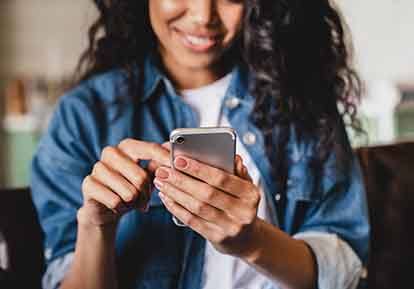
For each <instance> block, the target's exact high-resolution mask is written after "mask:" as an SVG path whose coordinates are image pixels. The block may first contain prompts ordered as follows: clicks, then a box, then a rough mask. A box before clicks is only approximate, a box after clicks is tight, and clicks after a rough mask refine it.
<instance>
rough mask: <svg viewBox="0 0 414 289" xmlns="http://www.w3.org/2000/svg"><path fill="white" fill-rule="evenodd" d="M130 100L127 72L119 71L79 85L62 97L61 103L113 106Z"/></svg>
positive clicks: (110, 72) (112, 71)
mask: <svg viewBox="0 0 414 289" xmlns="http://www.w3.org/2000/svg"><path fill="white" fill-rule="evenodd" d="M128 99H129V95H128V85H127V74H126V72H125V71H123V70H120V69H117V70H111V71H108V72H105V73H102V74H99V75H96V76H94V77H91V78H90V79H88V80H85V81H83V82H81V83H79V84H78V85H77V86H75V87H74V88H72V89H71V90H69V91H68V92H67V93H66V94H65V95H63V96H62V98H61V101H60V103H65V104H66V103H71V102H82V103H89V104H91V103H102V104H111V103H115V102H119V101H126V100H128Z"/></svg>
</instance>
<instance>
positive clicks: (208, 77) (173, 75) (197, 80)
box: [162, 59, 232, 90]
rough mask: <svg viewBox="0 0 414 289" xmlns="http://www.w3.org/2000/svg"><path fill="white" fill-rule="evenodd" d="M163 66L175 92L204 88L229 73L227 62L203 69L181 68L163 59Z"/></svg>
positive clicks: (229, 67) (229, 66)
mask: <svg viewBox="0 0 414 289" xmlns="http://www.w3.org/2000/svg"><path fill="white" fill-rule="evenodd" d="M162 62H163V66H164V69H165V72H166V73H167V75H168V77H169V78H170V80H171V81H172V82H173V84H174V87H175V88H176V89H177V90H185V89H195V88H199V87H202V86H206V85H208V84H211V83H213V82H215V81H216V80H218V79H220V78H222V77H224V76H225V75H226V74H227V73H229V72H230V71H231V68H232V65H231V64H230V63H227V62H223V61H222V63H220V64H216V65H212V66H211V67H205V68H192V67H182V66H180V65H178V64H176V63H175V62H174V61H171V60H169V59H163V60H162Z"/></svg>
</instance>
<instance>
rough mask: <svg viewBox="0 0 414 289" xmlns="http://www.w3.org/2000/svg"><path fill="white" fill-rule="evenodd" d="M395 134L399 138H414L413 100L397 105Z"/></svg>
mask: <svg viewBox="0 0 414 289" xmlns="http://www.w3.org/2000/svg"><path fill="white" fill-rule="evenodd" d="M396 114H397V135H398V139H399V140H414V101H409V102H406V103H402V104H400V105H399V106H398V107H397V111H396Z"/></svg>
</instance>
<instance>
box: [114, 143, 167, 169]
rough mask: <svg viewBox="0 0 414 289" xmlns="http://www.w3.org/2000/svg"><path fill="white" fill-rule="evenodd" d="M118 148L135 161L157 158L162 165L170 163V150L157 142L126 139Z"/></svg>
mask: <svg viewBox="0 0 414 289" xmlns="http://www.w3.org/2000/svg"><path fill="white" fill-rule="evenodd" d="M118 148H119V149H120V150H121V151H122V152H124V153H125V154H126V155H127V156H128V157H129V158H131V160H133V161H134V162H135V163H137V162H138V161H139V160H155V161H157V162H158V163H160V164H162V165H169V163H170V154H169V151H168V150H167V149H165V148H164V147H162V146H161V145H160V144H157V143H153V142H146V141H139V140H135V139H126V140H123V141H122V142H121V143H120V144H119V145H118Z"/></svg>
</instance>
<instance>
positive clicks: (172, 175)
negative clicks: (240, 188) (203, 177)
mask: <svg viewBox="0 0 414 289" xmlns="http://www.w3.org/2000/svg"><path fill="white" fill-rule="evenodd" d="M155 175H156V177H157V178H156V180H159V181H162V182H163V183H167V184H170V185H172V186H174V187H176V188H178V189H180V190H182V191H184V192H186V193H187V194H189V195H190V196H192V197H193V198H195V199H197V200H198V201H201V202H204V203H207V204H209V205H211V206H213V207H214V208H217V209H219V210H221V211H224V212H226V213H227V214H229V215H231V216H236V217H237V216H239V214H240V213H241V212H242V211H243V208H244V207H243V206H244V203H243V202H241V200H240V199H239V198H236V197H235V196H233V195H231V194H228V193H225V192H223V191H221V190H218V189H216V188H214V187H212V186H211V185H209V184H207V183H205V182H202V181H200V180H198V179H195V178H193V177H190V176H188V175H185V174H183V173H181V172H179V171H177V170H174V169H171V168H166V167H161V168H160V169H158V170H157V171H156V173H155ZM154 181H155V180H154Z"/></svg>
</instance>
